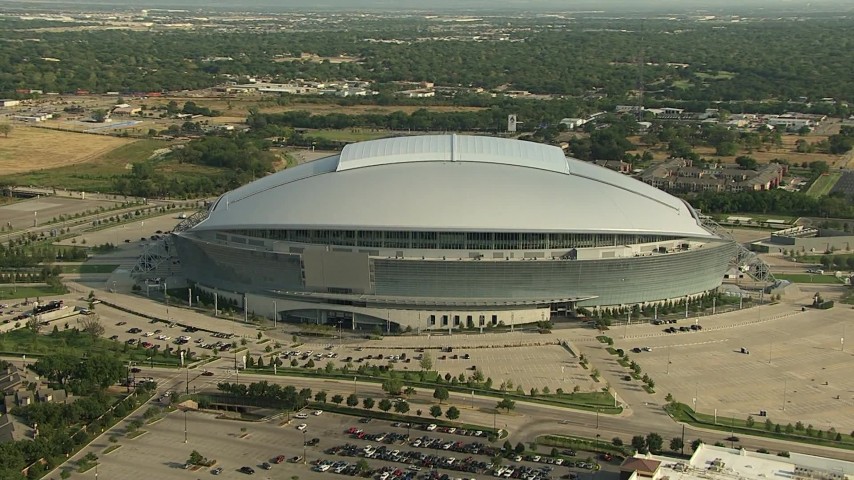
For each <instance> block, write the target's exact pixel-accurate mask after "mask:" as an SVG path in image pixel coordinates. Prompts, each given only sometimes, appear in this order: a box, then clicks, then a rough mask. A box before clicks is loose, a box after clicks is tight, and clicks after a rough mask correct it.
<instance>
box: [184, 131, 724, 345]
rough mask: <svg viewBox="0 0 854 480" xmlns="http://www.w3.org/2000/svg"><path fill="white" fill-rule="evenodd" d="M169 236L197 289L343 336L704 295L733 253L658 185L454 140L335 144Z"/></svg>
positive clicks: (222, 201) (511, 321)
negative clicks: (337, 329)
mask: <svg viewBox="0 0 854 480" xmlns="http://www.w3.org/2000/svg"><path fill="white" fill-rule="evenodd" d="M178 230H180V231H176V232H174V233H173V235H172V238H171V242H172V244H173V245H174V248H175V250H177V252H176V253H177V256H178V258H179V259H180V260H179V261H180V268H181V275H182V276H184V277H186V279H187V281H188V282H190V283H191V284H192V285H193V286H194V288H195V289H196V291H199V290H202V291H206V292H209V293H215V294H216V297H217V298H218V299H219V301H220V302H223V301H224V300H226V299H227V300H226V301H230V302H236V304H237V306H238V307H245V309H246V310H247V311H248V312H253V313H255V314H258V315H265V316H268V317H271V318H272V316H273V315H275V316H276V318H277V319H279V320H283V321H293V322H311V323H322V324H332V325H339V326H341V327H342V328H353V329H363V328H364V329H367V328H371V329H374V328H377V327H379V328H381V329H383V330H386V329H388V330H391V329H406V328H407V327H409V328H410V329H413V330H418V331H425V330H427V331H429V330H433V329H435V330H450V329H457V328H482V327H489V326H495V325H519V324H525V323H531V322H537V321H541V320H547V319H550V318H552V317H553V316H555V315H567V314H569V313H573V312H574V311H575V310H576V309H577V308H580V307H584V308H596V307H602V306H617V305H634V304H645V303H655V302H662V301H667V300H673V299H683V298H685V297H690V296H695V295H700V294H703V293H705V292H708V291H710V290H713V289H715V288H717V287H718V286H719V285H720V284H721V281H722V279H723V276H724V273H725V272H726V270H727V268H728V266H729V263H730V261H731V260H732V259H733V257H734V256H735V254H736V245H735V244H734V243H733V242H732V241H731V240H727V239H724V238H721V237H720V236H718V235H716V234H715V233H713V232H712V231H710V230H708V229H706V228H704V227H703V225H702V222H701V219H700V217H699V215H698V214H697V212H695V211H694V210H693V209H692V208H691V206H690V205H688V204H687V203H685V202H684V201H683V200H680V199H678V198H676V197H673V196H671V195H669V194H667V193H664V192H662V191H660V190H658V189H656V188H653V187H651V186H649V185H646V184H644V183H641V182H639V181H636V180H634V179H632V178H629V177H627V176H624V175H621V174H619V173H617V172H613V171H610V170H607V169H604V168H601V167H598V166H596V165H593V164H590V163H586V162H582V161H579V160H576V159H572V158H567V157H566V156H565V155H564V153H563V151H562V150H561V149H560V148H557V147H552V146H547V145H542V144H537V143H531V142H524V141H518V140H508V139H501V138H492V137H481V136H462V135H460V136H458V135H429V136H414V137H400V138H388V139H382V140H373V141H367V142H361V143H355V144H351V145H348V146H346V147H345V148H344V149H343V150H342V151H341V153H340V154H339V155H334V156H330V157H326V158H322V159H319V160H316V161H313V162H310V163H306V164H302V165H299V166H296V167H293V168H289V169H286V170H283V171H280V172H278V173H275V174H272V175H270V176H268V177H265V178H262V179H260V180H257V181H255V182H252V183H250V184H247V185H244V186H242V187H240V188H237V189H235V190H232V191H230V192H228V193H226V194H224V195H222V196H221V197H219V198H218V199H217V200H216V201H215V202H213V203H212V204H211V205H210V207H209V209H208V210H207V211H206V212H204V214H203V215H200V216H199V218H197V219H196V221H195V222H194V224H191V225H188V226H187V228H184V229H182V230H181V229H178ZM220 305H222V303H220Z"/></svg>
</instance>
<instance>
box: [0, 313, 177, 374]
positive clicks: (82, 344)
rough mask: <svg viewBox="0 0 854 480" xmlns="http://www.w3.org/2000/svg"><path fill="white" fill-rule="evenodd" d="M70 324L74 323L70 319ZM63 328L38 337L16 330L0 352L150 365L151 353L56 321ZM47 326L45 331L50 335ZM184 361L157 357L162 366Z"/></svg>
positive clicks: (2, 338)
mask: <svg viewBox="0 0 854 480" xmlns="http://www.w3.org/2000/svg"><path fill="white" fill-rule="evenodd" d="M68 323H69V324H71V323H74V321H73V320H69V322H68ZM54 325H56V326H57V328H58V329H59V331H58V332H56V333H47V334H37V333H34V332H32V331H31V330H28V329H26V328H20V329H16V330H12V331H10V332H7V333H4V334H2V335H0V352H3V353H4V354H7V355H8V354H15V355H18V354H21V353H26V354H27V355H33V356H39V355H44V354H47V353H67V354H70V355H76V356H83V355H84V354H98V353H104V354H109V355H114V356H117V357H119V358H120V359H121V360H122V362H127V361H133V362H138V363H145V364H149V363H150V362H151V360H148V359H149V358H150V357H151V355H150V354H149V351H148V350H145V349H143V348H136V347H131V346H128V345H126V344H124V343H119V342H114V341H112V340H107V339H104V338H93V337H92V336H91V335H88V334H86V333H82V332H80V331H78V330H76V329H68V330H63V325H62V320H60V321H58V322H55V323H54ZM50 328H52V327H46V328H45V329H44V330H43V331H44V332H50V330H49V329H50ZM179 363H180V360H179V359H178V357H177V356H175V355H170V356H168V357H167V356H165V355H163V354H162V353H157V354H155V355H154V364H155V365H158V366H170V365H178V364H179Z"/></svg>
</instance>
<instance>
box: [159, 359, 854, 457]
mask: <svg viewBox="0 0 854 480" xmlns="http://www.w3.org/2000/svg"><path fill="white" fill-rule="evenodd" d="M206 368H208V369H210V370H212V371H214V372H215V376H213V377H199V376H196V379H193V378H192V377H191V388H190V390H192V387H193V386H194V387H196V389H197V390H198V391H201V390H204V389H214V388H215V385H216V383H218V382H223V381H230V382H235V381H238V378H237V375H235V374H234V371H233V364H232V363H231V362H228V361H222V360H221V361H219V362H216V363H214V364H209V365H208V366H207V367H206ZM191 375H192V374H191ZM152 376H154V377H155V379H157V380H158V384H159V385H160V388H162V389H164V390H175V391H179V392H181V391H185V390H186V383H185V382H186V372H185V371H181V372H175V371H174V370H168V369H155V370H154V373H153V374H152ZM261 380H266V381H268V382H276V383H280V384H285V385H294V386H297V387H298V388H305V387H307V388H311V389H312V391H313V392H317V391H320V390H326V391H327V392H328V393H329V396H330V397H331V396H332V395H334V394H336V393H340V394H342V395H345V396H346V395H349V394H351V393H353V392H354V391H355V392H356V394H357V395H358V396H359V397H360V398H364V397H365V396H371V397H373V398H375V399H379V398H384V397H385V396H386V395H385V393H384V392H383V391H382V388H381V386H380V385H379V384H371V383H359V382H351V381H338V380H330V379H315V378H305V377H283V376H278V377H273V376H271V375H256V374H240V375H239V381H240V382H241V383H244V382H249V383H251V382H258V381H261ZM416 390H417V394H416V395H414V396H413V397H411V399H410V404H411V412H415V411H416V410H418V409H421V410H422V411H423V412H424V414H423V415H422V418H424V419H425V420H426V419H429V418H430V417H429V416H428V415H427V414H426V412H427V409H428V408H429V407H430V405H433V401H432V390H427V389H416ZM496 402H497V400H496V399H495V398H493V397H481V396H477V395H475V396H471V395H465V394H459V393H452V394H451V399H450V400H449V403H450V404H454V405H456V406H457V407H458V408H459V409H460V410H461V412H462V414H461V420H462V421H465V422H471V423H476V424H479V425H485V426H490V425H493V424H494V425H495V426H496V427H497V428H505V429H506V430H507V431H508V432H509V434H510V435H509V440H510V441H511V443H514V444H515V443H516V442H519V441H531V440H533V439H534V438H535V437H537V436H538V435H542V434H549V433H557V434H561V433H562V434H568V435H581V436H585V437H590V438H596V436H597V435H599V436H600V438H601V439H602V440H603V441H607V442H610V440H611V439H612V438H613V437H620V438H622V439H623V441H624V442H626V443H628V442H629V441H630V440H631V437H632V436H634V435H646V434H647V433H649V432H657V433H659V434H660V435H662V437H664V438H665V440H666V441H667V440H669V439H670V438H672V437H677V436H681V434H682V425H681V424H678V423H676V422H674V421H673V420H672V419H671V418H670V417H669V416H668V415H667V414H666V413H665V412H664V410H663V409H662V406H661V405H658V404H655V403H651V402H650V403H644V402H640V403H639V404H637V405H636V406H635V407H634V408H632V409H630V410H628V411H626V412H624V413H623V414H622V415H619V416H611V415H604V414H601V415H597V414H596V413H595V412H583V411H576V410H568V409H563V408H559V407H553V406H549V405H541V404H534V403H525V402H517V406H516V409H515V410H513V411H512V412H511V413H509V414H506V413H503V412H502V413H498V414H497V415H496V414H494V411H495V409H494V407H495V404H496ZM726 437H729V434H728V433H725V432H718V431H710V430H704V429H698V428H694V427H690V426H686V427H685V440H686V443H688V442H690V441H692V440H694V439H695V438H701V439H703V440H704V441H705V442H707V443H714V442H718V441H721V442H725V443H727V444H729V442H727V441H726V440H725V439H726ZM739 437H740V439H741V440H740V441H739V442H738V444H739V445H741V446H743V447H745V448H749V449H758V448H766V449H768V450H770V451H796V452H801V453H806V454H812V455H824V456H832V457H834V458H840V459H845V460H849V461H854V452H851V451H846V450H838V449H832V448H827V447H821V446H812V445H805V444H797V443H791V442H785V441H779V440H774V439H766V438H759V437H748V436H745V435H739Z"/></svg>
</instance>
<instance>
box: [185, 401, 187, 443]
mask: <svg viewBox="0 0 854 480" xmlns="http://www.w3.org/2000/svg"><path fill="white" fill-rule="evenodd" d="M184 443H187V410H186V409H184Z"/></svg>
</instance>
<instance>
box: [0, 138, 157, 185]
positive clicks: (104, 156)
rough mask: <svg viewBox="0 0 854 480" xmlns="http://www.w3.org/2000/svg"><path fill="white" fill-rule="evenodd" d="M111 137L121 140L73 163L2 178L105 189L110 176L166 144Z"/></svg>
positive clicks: (18, 181)
mask: <svg viewBox="0 0 854 480" xmlns="http://www.w3.org/2000/svg"><path fill="white" fill-rule="evenodd" d="M54 133H62V134H63V135H70V136H72V137H73V138H75V139H76V138H82V139H84V140H86V139H94V140H99V139H102V138H110V137H101V136H100V135H85V134H75V133H64V132H54ZM114 140H120V141H121V142H122V143H120V144H118V145H116V146H115V147H112V148H111V149H110V150H108V151H103V152H101V153H100V154H98V155H93V156H91V157H89V158H88V159H85V160H83V161H82V162H79V163H76V164H73V165H69V164H64V165H62V164H59V165H56V166H55V167H54V168H49V169H47V168H46V169H42V170H38V171H25V170H21V171H19V172H16V173H15V174H13V175H9V176H7V177H6V178H7V179H8V180H10V181H12V182H14V183H17V184H21V185H38V186H56V187H59V186H61V187H62V188H64V189H68V190H86V191H100V190H105V189H107V188H108V187H109V186H110V185H111V184H112V181H113V180H112V178H113V176H115V175H124V174H126V173H128V172H129V171H130V169H131V166H132V165H133V164H134V163H136V162H141V161H144V160H147V159H148V158H149V157H150V156H151V155H152V154H153V152H154V151H155V150H157V149H160V148H165V147H166V146H168V143H167V142H164V141H161V140H130V141H128V140H125V139H118V138H116V139H114ZM0 144H2V142H0ZM59 151H62V149H60V150H59Z"/></svg>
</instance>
